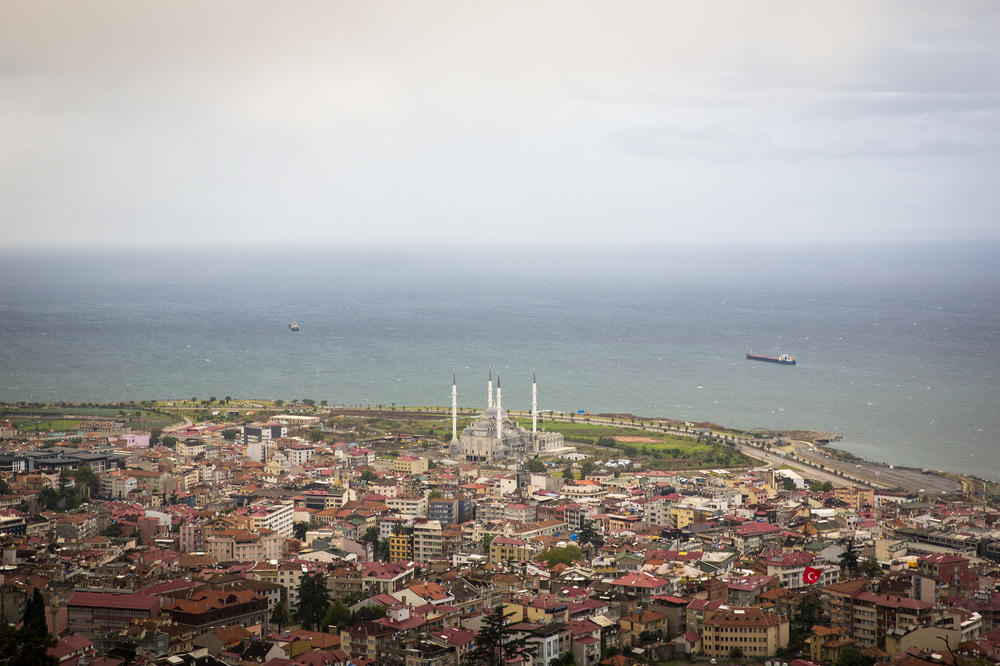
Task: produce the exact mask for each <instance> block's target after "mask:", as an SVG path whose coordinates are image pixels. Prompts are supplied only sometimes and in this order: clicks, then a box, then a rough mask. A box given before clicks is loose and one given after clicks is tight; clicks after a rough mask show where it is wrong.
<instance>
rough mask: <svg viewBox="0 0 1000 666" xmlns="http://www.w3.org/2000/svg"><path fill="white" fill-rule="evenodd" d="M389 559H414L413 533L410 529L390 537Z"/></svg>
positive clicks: (410, 560)
mask: <svg viewBox="0 0 1000 666" xmlns="http://www.w3.org/2000/svg"><path fill="white" fill-rule="evenodd" d="M389 561H390V562H412V561H413V535H412V534H410V533H409V531H407V532H406V533H402V534H393V535H391V536H390V537H389Z"/></svg>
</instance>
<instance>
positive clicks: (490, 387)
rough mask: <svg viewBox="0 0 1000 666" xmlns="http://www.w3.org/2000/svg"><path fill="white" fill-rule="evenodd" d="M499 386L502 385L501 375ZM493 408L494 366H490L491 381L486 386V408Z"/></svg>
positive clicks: (498, 381) (498, 378)
mask: <svg viewBox="0 0 1000 666" xmlns="http://www.w3.org/2000/svg"><path fill="white" fill-rule="evenodd" d="M497 385H498V386H499V385H500V375H497ZM492 406H493V366H492V365H491V366H490V380H489V382H488V383H487V384H486V407H487V408H490V407H492Z"/></svg>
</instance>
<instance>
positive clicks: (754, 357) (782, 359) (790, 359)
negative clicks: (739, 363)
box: [747, 354, 795, 365]
mask: <svg viewBox="0 0 1000 666" xmlns="http://www.w3.org/2000/svg"><path fill="white" fill-rule="evenodd" d="M747 359H748V360H750V361H767V362H768V363H778V364H780V365H795V357H794V356H792V355H791V354H779V355H777V356H761V355H760V354H747Z"/></svg>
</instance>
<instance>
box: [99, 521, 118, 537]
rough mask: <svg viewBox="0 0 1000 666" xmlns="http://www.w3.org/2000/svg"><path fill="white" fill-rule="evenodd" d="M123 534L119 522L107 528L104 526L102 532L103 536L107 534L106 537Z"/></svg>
mask: <svg viewBox="0 0 1000 666" xmlns="http://www.w3.org/2000/svg"><path fill="white" fill-rule="evenodd" d="M121 535H122V528H121V527H120V526H119V525H118V523H111V524H110V525H108V526H107V527H106V528H104V531H103V532H101V536H106V537H120V536H121Z"/></svg>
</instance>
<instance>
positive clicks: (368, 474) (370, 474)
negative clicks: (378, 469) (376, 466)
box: [361, 467, 378, 481]
mask: <svg viewBox="0 0 1000 666" xmlns="http://www.w3.org/2000/svg"><path fill="white" fill-rule="evenodd" d="M377 479H378V474H376V473H375V470H373V469H372V468H371V467H366V468H365V471H363V472H361V480H362V481H376V480H377Z"/></svg>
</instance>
